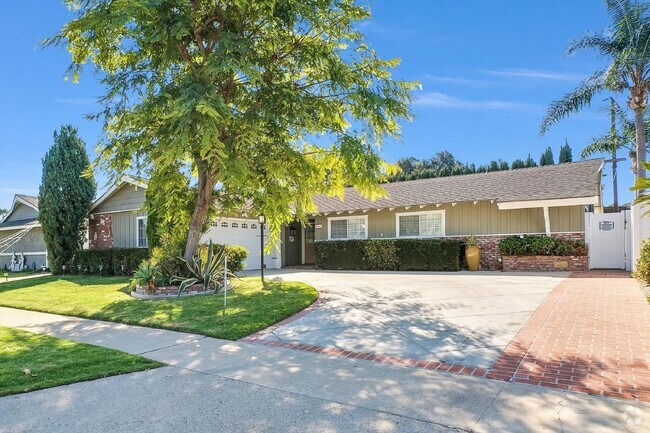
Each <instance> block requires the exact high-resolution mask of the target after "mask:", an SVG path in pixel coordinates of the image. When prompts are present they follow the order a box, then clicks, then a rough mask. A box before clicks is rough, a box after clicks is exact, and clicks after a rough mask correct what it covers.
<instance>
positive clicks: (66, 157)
mask: <svg viewBox="0 0 650 433" xmlns="http://www.w3.org/2000/svg"><path fill="white" fill-rule="evenodd" d="M89 167H90V161H89V159H88V155H87V154H86V145H85V144H84V142H83V141H82V140H81V139H80V138H79V136H78V135H77V130H76V129H75V128H73V127H72V126H71V125H66V126H63V127H62V128H61V130H60V131H59V132H57V131H55V132H54V145H53V146H52V147H51V148H50V150H48V152H47V153H46V154H45V157H44V158H43V178H42V180H41V186H40V188H39V191H38V200H39V204H38V208H39V215H38V219H39V221H40V223H41V226H42V227H43V237H44V239H45V244H46V246H47V251H48V260H49V262H50V269H51V270H52V272H54V273H60V272H61V266H62V265H69V264H70V262H71V259H72V256H73V255H74V253H75V252H76V251H77V250H78V249H79V248H81V246H82V245H83V241H84V239H85V234H84V233H85V230H84V229H85V227H86V217H87V214H88V209H89V208H90V205H91V204H92V201H93V197H94V196H95V191H96V189H97V188H96V185H95V181H94V179H93V178H92V177H89V176H87V170H88V168H89ZM85 174H86V176H84V175H85Z"/></svg>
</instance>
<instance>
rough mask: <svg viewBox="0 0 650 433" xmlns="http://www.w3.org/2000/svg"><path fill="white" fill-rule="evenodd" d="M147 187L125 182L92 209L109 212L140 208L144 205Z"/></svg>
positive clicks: (98, 211)
mask: <svg viewBox="0 0 650 433" xmlns="http://www.w3.org/2000/svg"><path fill="white" fill-rule="evenodd" d="M145 191H146V189H144V188H141V187H138V186H135V185H131V184H129V183H127V184H124V185H123V186H122V187H121V188H120V189H119V190H117V191H116V192H115V193H114V194H113V195H111V196H110V197H109V198H108V199H107V200H106V201H105V202H103V203H102V204H100V205H99V206H98V207H97V208H95V209H93V210H92V213H94V214H98V213H108V212H121V211H127V210H130V211H133V210H139V209H141V208H142V207H143V206H144V200H145V198H144V192H145Z"/></svg>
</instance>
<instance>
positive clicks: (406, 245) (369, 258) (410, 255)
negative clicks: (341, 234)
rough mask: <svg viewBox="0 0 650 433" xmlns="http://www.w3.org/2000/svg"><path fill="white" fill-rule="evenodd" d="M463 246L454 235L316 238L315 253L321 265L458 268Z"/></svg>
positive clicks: (430, 269) (336, 267)
mask: <svg viewBox="0 0 650 433" xmlns="http://www.w3.org/2000/svg"><path fill="white" fill-rule="evenodd" d="M461 247H462V242H461V241H459V240H452V239H351V240H347V241H318V242H315V243H314V255H315V257H316V267H317V268H319V269H339V270H359V271H365V270H378V271H459V270H460V255H461Z"/></svg>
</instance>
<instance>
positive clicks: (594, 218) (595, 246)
mask: <svg viewBox="0 0 650 433" xmlns="http://www.w3.org/2000/svg"><path fill="white" fill-rule="evenodd" d="M629 221H630V211H622V212H619V213H599V214H597V213H592V212H588V213H586V214H585V240H586V242H587V244H589V268H590V269H627V270H631V264H632V260H631V241H630V232H631V231H630V230H629V228H628V223H629Z"/></svg>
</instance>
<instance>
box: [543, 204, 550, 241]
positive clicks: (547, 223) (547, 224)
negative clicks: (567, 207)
mask: <svg viewBox="0 0 650 433" xmlns="http://www.w3.org/2000/svg"><path fill="white" fill-rule="evenodd" d="M544 228H545V229H546V236H551V216H550V214H549V213H548V206H544Z"/></svg>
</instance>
